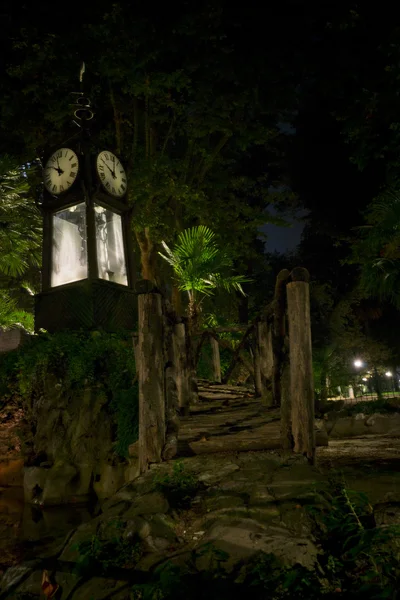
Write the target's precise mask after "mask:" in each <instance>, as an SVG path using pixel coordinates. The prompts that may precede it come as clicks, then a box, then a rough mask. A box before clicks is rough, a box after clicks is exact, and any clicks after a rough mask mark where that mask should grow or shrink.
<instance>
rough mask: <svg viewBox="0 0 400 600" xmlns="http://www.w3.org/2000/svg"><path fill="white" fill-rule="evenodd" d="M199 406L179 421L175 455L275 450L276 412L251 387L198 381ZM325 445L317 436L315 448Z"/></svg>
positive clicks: (276, 434) (278, 425) (322, 437)
mask: <svg viewBox="0 0 400 600" xmlns="http://www.w3.org/2000/svg"><path fill="white" fill-rule="evenodd" d="M199 400H200V402H199V404H198V405H196V406H192V407H191V411H190V416H188V417H183V418H182V419H181V428H180V430H179V444H178V454H179V456H193V455H196V454H211V453H215V452H236V451H237V452H243V451H249V450H272V449H279V448H280V446H281V443H280V415H279V412H280V411H279V409H276V408H267V407H266V406H264V405H263V404H262V402H261V400H260V399H259V398H255V397H254V393H253V391H252V389H251V388H246V387H244V386H228V385H221V384H211V383H208V382H205V381H201V382H199ZM326 443H327V439H326V437H324V436H323V435H322V434H318V435H317V445H324V444H326Z"/></svg>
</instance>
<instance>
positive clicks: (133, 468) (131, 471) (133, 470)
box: [124, 458, 140, 483]
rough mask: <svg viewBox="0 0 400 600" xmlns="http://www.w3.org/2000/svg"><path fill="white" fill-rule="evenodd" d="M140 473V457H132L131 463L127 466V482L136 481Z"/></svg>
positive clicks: (125, 473)
mask: <svg viewBox="0 0 400 600" xmlns="http://www.w3.org/2000/svg"><path fill="white" fill-rule="evenodd" d="M139 475H140V467H139V459H138V458H130V459H129V465H128V466H127V467H126V468H125V471H124V479H125V482H126V483H128V482H129V481H134V480H135V479H137V478H138V477H139Z"/></svg>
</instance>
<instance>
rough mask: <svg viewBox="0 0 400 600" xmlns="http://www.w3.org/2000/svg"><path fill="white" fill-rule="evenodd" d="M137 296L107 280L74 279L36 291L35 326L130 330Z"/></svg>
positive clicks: (44, 327) (134, 324) (49, 329)
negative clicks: (54, 286) (71, 281)
mask: <svg viewBox="0 0 400 600" xmlns="http://www.w3.org/2000/svg"><path fill="white" fill-rule="evenodd" d="M136 323H137V296H136V294H135V292H134V291H133V290H130V289H127V288H126V287H124V286H121V285H118V284H115V283H111V282H108V281H102V280H100V279H99V280H97V281H88V280H83V281H77V282H75V283H69V284H66V285H62V286H59V287H57V288H54V289H51V290H49V291H47V292H42V293H40V294H37V296H36V298H35V329H36V331H39V330H40V329H46V330H47V331H49V332H50V333H54V332H56V331H62V330H66V329H68V330H80V329H85V330H94V329H97V328H101V329H103V330H105V331H120V330H128V331H134V330H135V329H136Z"/></svg>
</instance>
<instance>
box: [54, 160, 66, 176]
mask: <svg viewBox="0 0 400 600" xmlns="http://www.w3.org/2000/svg"><path fill="white" fill-rule="evenodd" d="M57 167H58V169H56V171H58V174H59V175H62V174H63V173H64V171H63V170H62V169H60V163H59V162H58V158H57ZM53 168H54V169H55V167H53Z"/></svg>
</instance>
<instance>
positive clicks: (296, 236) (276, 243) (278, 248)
mask: <svg viewBox="0 0 400 600" xmlns="http://www.w3.org/2000/svg"><path fill="white" fill-rule="evenodd" d="M271 212H272V213H273V211H271ZM305 214H306V213H305V211H299V212H298V213H297V215H295V216H293V215H281V214H280V215H279V216H280V217H282V218H284V219H285V220H286V221H287V222H288V223H289V224H290V226H289V227H279V226H278V225H272V224H270V223H268V224H266V225H264V226H263V227H261V231H262V232H263V233H266V234H267V236H268V239H267V243H266V251H267V252H282V253H285V252H287V251H288V250H289V251H290V250H295V248H296V246H297V245H298V244H299V243H300V239H301V234H302V233H303V229H304V221H303V220H302V217H303V216H304V215H305Z"/></svg>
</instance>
